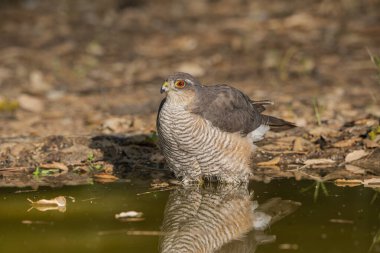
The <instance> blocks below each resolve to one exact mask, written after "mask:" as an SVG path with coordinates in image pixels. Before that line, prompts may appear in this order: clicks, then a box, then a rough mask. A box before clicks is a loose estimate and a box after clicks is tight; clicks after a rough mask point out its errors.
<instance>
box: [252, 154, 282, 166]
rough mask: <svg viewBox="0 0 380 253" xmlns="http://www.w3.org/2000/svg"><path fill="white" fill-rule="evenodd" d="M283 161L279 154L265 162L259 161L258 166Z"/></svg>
mask: <svg viewBox="0 0 380 253" xmlns="http://www.w3.org/2000/svg"><path fill="white" fill-rule="evenodd" d="M280 161H281V157H279V156H277V157H275V158H273V159H272V160H269V161H265V162H259V163H257V165H258V166H271V165H277V164H279V163H280Z"/></svg>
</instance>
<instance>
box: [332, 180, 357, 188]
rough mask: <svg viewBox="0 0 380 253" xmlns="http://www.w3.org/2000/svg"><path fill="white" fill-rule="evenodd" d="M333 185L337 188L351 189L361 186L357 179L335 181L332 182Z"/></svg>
mask: <svg viewBox="0 0 380 253" xmlns="http://www.w3.org/2000/svg"><path fill="white" fill-rule="evenodd" d="M334 183H335V184H336V185H337V186H349V187H353V186H359V185H361V184H362V181H361V180H358V179H337V180H335V181H334Z"/></svg>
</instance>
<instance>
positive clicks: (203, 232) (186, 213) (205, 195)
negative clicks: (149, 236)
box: [161, 189, 253, 253]
mask: <svg viewBox="0 0 380 253" xmlns="http://www.w3.org/2000/svg"><path fill="white" fill-rule="evenodd" d="M218 193H219V194H218ZM252 222H253V212H252V202H251V201H250V200H249V194H248V193H244V191H243V192H242V191H240V192H236V191H233V194H232V195H231V193H230V192H228V191H225V192H217V193H216V194H215V193H213V192H212V191H203V192H201V191H199V190H184V189H181V190H177V191H176V192H172V193H171V194H170V198H169V201H168V203H167V207H166V210H165V218H164V222H163V226H162V230H163V232H164V233H165V235H164V237H163V238H162V243H161V250H162V252H165V253H169V252H173V253H177V252H213V251H215V250H217V249H219V248H220V247H221V246H222V245H224V244H226V243H227V242H229V241H231V240H233V239H237V238H239V237H240V236H241V235H242V234H245V233H247V232H248V231H249V230H251V228H252Z"/></svg>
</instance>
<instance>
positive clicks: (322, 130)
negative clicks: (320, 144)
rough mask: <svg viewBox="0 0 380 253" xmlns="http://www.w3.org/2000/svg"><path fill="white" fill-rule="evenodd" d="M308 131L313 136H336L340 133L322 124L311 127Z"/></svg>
mask: <svg viewBox="0 0 380 253" xmlns="http://www.w3.org/2000/svg"><path fill="white" fill-rule="evenodd" d="M309 133H310V134H311V135H314V136H322V135H323V136H325V137H336V136H339V135H340V133H339V132H338V131H336V130H335V129H332V128H328V127H323V126H320V127H316V128H313V129H311V130H310V131H309Z"/></svg>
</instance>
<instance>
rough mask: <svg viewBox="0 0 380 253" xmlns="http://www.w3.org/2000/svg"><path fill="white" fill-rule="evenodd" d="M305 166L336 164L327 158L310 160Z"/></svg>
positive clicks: (305, 162)
mask: <svg viewBox="0 0 380 253" xmlns="http://www.w3.org/2000/svg"><path fill="white" fill-rule="evenodd" d="M303 163H304V164H305V165H318V164H334V163H335V161H334V160H331V159H327V158H319V159H308V160H306V161H304V162H303Z"/></svg>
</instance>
